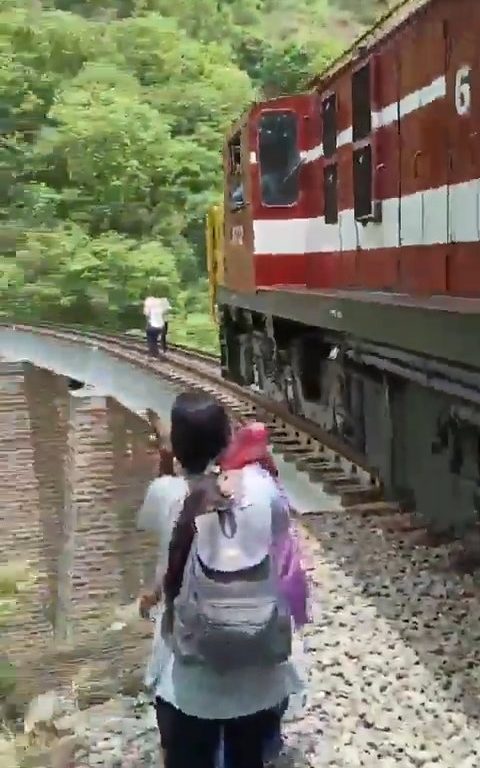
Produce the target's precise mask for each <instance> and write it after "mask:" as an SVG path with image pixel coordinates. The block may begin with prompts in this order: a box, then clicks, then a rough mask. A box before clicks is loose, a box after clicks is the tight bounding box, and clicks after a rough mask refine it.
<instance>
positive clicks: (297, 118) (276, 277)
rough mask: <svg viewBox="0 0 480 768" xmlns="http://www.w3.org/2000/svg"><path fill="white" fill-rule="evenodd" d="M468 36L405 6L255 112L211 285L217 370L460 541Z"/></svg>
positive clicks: (459, 2)
mask: <svg viewBox="0 0 480 768" xmlns="http://www.w3.org/2000/svg"><path fill="white" fill-rule="evenodd" d="M479 39H480V2H478V0H428V1H426V2H425V0H423V2H419V1H418V0H417V1H416V2H410V3H405V2H404V3H402V5H401V8H400V9H399V10H398V12H397V13H396V14H393V15H391V16H390V17H389V18H388V20H387V21H386V22H385V24H384V25H383V26H382V27H381V28H380V29H378V28H377V29H375V30H373V31H372V32H371V33H370V34H369V35H367V36H366V37H365V38H364V39H363V40H362V41H361V44H359V45H357V46H355V47H354V48H353V49H352V51H351V52H349V55H348V56H346V57H345V59H344V60H343V61H341V62H340V63H339V64H338V65H337V66H335V68H333V69H332V70H331V71H327V72H326V73H324V74H323V75H322V76H321V77H319V78H318V79H316V80H315V81H314V82H313V83H312V88H311V91H310V92H308V93H304V94H300V95H294V96H285V97H281V98H278V99H275V100H271V101H266V102H263V103H259V104H255V105H254V106H253V107H252V108H251V109H250V111H249V112H248V114H247V115H246V116H245V117H244V118H243V119H242V120H240V121H239V122H238V124H236V125H235V126H234V127H233V128H232V130H231V132H230V134H229V136H228V139H227V141H226V145H225V154H224V165H225V199H224V231H223V238H224V243H223V249H222V261H223V263H222V264H221V265H217V271H216V273H215V274H216V278H215V279H216V281H217V283H218V284H217V286H216V302H217V307H218V311H219V315H218V316H219V318H220V327H221V347H222V363H223V367H224V371H225V375H228V376H229V377H231V378H233V379H235V380H237V381H239V382H242V383H245V384H256V385H257V386H259V387H260V388H261V389H262V390H264V391H265V392H266V393H268V394H269V395H271V396H272V397H274V398H276V399H283V400H285V401H286V402H287V403H288V405H289V408H290V409H291V410H292V411H294V412H296V413H297V414H299V415H302V416H304V417H306V418H308V419H311V420H313V421H315V422H317V423H318V424H320V425H322V426H323V427H324V428H326V429H327V430H330V431H332V432H335V433H337V434H338V435H340V436H341V437H342V439H344V440H345V441H348V442H349V443H350V444H351V446H352V447H353V448H354V449H356V450H357V452H359V453H361V454H362V455H363V457H364V459H365V461H366V463H368V465H369V466H371V467H373V468H375V469H376V470H377V471H378V473H379V474H380V476H381V478H382V479H383V481H384V483H385V486H386V488H388V489H390V490H391V492H392V494H394V495H395V496H397V497H398V496H400V497H401V498H402V499H404V500H406V501H408V502H411V503H412V504H414V505H415V506H416V508H417V509H418V510H419V511H421V512H422V513H423V515H424V516H425V518H426V519H427V521H429V522H430V523H431V524H432V525H434V526H435V527H438V528H443V529H446V528H449V527H453V528H455V529H456V530H457V531H460V530H462V529H464V528H465V527H466V526H468V525H470V524H472V523H474V522H475V521H476V515H477V512H476V510H477V506H478V501H477V489H478V488H479V483H480V375H479V374H480V48H479V46H478V40H479ZM479 501H480V498H479ZM479 509H480V506H479Z"/></svg>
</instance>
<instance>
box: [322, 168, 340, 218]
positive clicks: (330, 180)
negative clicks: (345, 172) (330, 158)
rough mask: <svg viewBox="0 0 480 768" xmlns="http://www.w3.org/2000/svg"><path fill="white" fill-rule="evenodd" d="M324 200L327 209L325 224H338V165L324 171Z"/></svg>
mask: <svg viewBox="0 0 480 768" xmlns="http://www.w3.org/2000/svg"><path fill="white" fill-rule="evenodd" d="M323 200H324V207H325V224H336V223H337V221H338V189H337V164H336V163H331V164H330V165H326V166H325V167H324V169H323Z"/></svg>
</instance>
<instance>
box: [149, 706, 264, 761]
mask: <svg viewBox="0 0 480 768" xmlns="http://www.w3.org/2000/svg"><path fill="white" fill-rule="evenodd" d="M156 711H157V722H158V728H159V731H160V738H161V743H162V749H163V751H164V767H165V768H215V763H216V759H217V753H218V746H219V743H220V733H221V729H222V728H223V729H224V738H225V744H226V745H228V752H229V759H230V765H231V768H264V761H263V745H264V739H265V734H266V733H268V731H269V730H270V729H271V728H272V722H273V721H275V720H277V719H278V715H277V714H276V713H275V712H274V711H266V712H257V713H256V714H254V715H248V716H247V717H238V718H236V719H234V720H203V719H201V718H199V717H191V716H190V715H185V714H184V713H183V712H180V710H178V709H176V708H175V707H172V706H171V704H167V703H166V702H164V701H162V700H161V699H157V701H156Z"/></svg>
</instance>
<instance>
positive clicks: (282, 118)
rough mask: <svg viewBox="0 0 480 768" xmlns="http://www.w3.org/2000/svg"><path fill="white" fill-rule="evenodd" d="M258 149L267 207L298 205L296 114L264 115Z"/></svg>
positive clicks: (272, 113)
mask: <svg viewBox="0 0 480 768" xmlns="http://www.w3.org/2000/svg"><path fill="white" fill-rule="evenodd" d="M258 147H259V161H260V185H261V195H262V203H263V205H268V206H288V205H294V204H295V203H296V202H297V200H298V196H299V193H300V180H299V173H298V171H299V168H300V165H301V160H300V154H299V151H298V122H297V116H296V115H295V114H294V113H293V112H279V111H275V112H264V113H263V114H262V116H261V118H260V121H259V130H258Z"/></svg>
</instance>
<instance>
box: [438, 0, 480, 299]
mask: <svg viewBox="0 0 480 768" xmlns="http://www.w3.org/2000/svg"><path fill="white" fill-rule="evenodd" d="M467 19H468V23H466V21H467ZM445 24H446V33H447V104H448V122H447V125H448V151H449V167H448V184H449V218H448V243H449V245H448V260H447V290H448V292H449V293H452V294H455V295H463V296H465V295H475V296H479V295H480V258H479V254H478V242H479V240H480V228H479V226H480V224H479V211H480V195H479V191H480V189H479V181H478V179H479V178H480V135H479V131H480V52H479V47H478V40H479V39H480V7H479V5H478V0H457V1H456V3H455V9H454V10H453V9H452V12H451V13H450V17H449V18H447V19H446V21H445Z"/></svg>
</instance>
